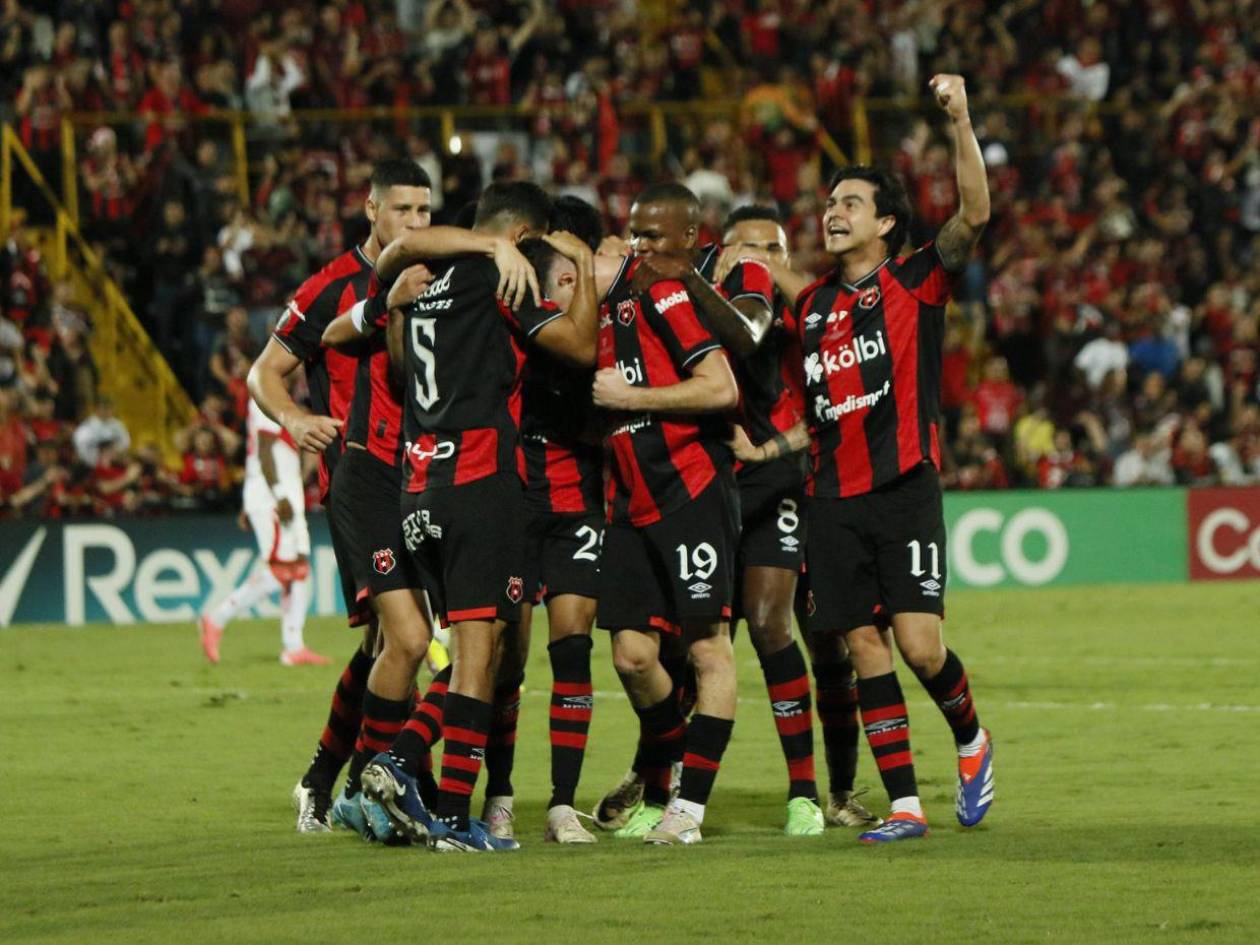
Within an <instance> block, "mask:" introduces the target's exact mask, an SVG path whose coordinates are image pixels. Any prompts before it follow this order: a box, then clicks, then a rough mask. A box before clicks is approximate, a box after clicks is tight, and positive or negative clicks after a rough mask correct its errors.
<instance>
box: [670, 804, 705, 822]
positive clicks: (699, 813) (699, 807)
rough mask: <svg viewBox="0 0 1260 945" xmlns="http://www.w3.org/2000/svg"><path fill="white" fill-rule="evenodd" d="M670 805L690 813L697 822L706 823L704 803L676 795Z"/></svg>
mask: <svg viewBox="0 0 1260 945" xmlns="http://www.w3.org/2000/svg"><path fill="white" fill-rule="evenodd" d="M670 806H671V807H673V808H676V809H677V810H680V811H682V812H683V813H684V814H690V815H691V817H692V819H693V820H694V821H695V822H696V823H698V824H702V823H704V805H703V804H697V803H696V802H695V801H684V800H683V799H682V798H681V797H676V798H674V800H673V803H672V804H670Z"/></svg>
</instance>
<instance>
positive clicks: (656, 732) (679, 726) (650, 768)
mask: <svg viewBox="0 0 1260 945" xmlns="http://www.w3.org/2000/svg"><path fill="white" fill-rule="evenodd" d="M634 711H635V712H637V713H638V715H639V755H638V762H639V767H638V768H637V769H636V770H638V772H639V774H640V775H641V776H642V778H643V800H644V802H645V803H648V804H655V805H657V806H659V807H664V806H665V805H666V804H667V803H669V775H670V767H671V766H672V765H673V763H674V762H675V761H677V760H678V759H679V758H681V757H682V755H683V746H684V744H685V742H686V738H687V722H686V720H685V719H683V716H682V712H681V711H679V708H678V694H677V693H676V692H671V693H670V694H669V695H668V696H666V697H665V698H664V699H662V700H661V701H660V702H658V703H656V705H651V706H648V707H647V708H646V709H640V708H638V707H637V706H636V707H635V710H634Z"/></svg>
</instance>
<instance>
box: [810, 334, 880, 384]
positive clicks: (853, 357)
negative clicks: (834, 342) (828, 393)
mask: <svg viewBox="0 0 1260 945" xmlns="http://www.w3.org/2000/svg"><path fill="white" fill-rule="evenodd" d="M887 354H888V346H887V345H886V344H885V343H884V333H883V332H882V331H877V332H875V336H874V337H873V338H870V337H867V336H866V335H859V336H858V337H856V338H853V339H851V340H850V341H849V343H848V344H847V345H843V346H842V347H841V348H840V349H839V350H837V351H823V352H822V353H821V354H819V353H817V352H814V353H811V354H810V355H809V356H808V357H807V358H806V359H805V373H806V374H807V376H808V379H809V380H811V381H817V380H820V379H821V378H822V376H823V372H824V371H825V372H826V373H827V374H828V375H831V374H836V373H838V372H839V371H843V370H844V369H845V368H851V367H854V366H855V365H858V364H862V363H863V362H865V361H869V360H871V359H872V358H878V357H880V356H881V355H885V356H886V355H887Z"/></svg>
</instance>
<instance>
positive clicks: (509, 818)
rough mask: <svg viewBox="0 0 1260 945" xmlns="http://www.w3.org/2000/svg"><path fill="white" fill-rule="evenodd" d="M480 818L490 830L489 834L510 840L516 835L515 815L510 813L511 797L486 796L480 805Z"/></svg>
mask: <svg viewBox="0 0 1260 945" xmlns="http://www.w3.org/2000/svg"><path fill="white" fill-rule="evenodd" d="M481 819H482V821H483V822H484V823H485V824H486V825H487V827H488V828H489V830H490V836H492V837H497V838H498V839H500V840H511V839H512V838H513V837H515V836H516V828H515V821H516V817H515V816H514V815H513V814H512V797H511V795H504V796H502V797H487V798H486V802H485V803H484V804H483V805H482V807H481Z"/></svg>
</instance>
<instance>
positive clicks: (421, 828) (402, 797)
mask: <svg viewBox="0 0 1260 945" xmlns="http://www.w3.org/2000/svg"><path fill="white" fill-rule="evenodd" d="M360 780H361V781H362V782H363V793H364V795H365V796H366V797H367V798H368V799H369V800H373V801H376V802H377V803H378V804H380V805H381V807H383V808H384V809H385V813H386V815H387V816H388V817H389V821H390V823H392V824H393V825H394V829H395V830H396V831H397V832H398V833H400V834H402V835H403V836H404V837H407V838H409V839H411V840H414V841H416V842H418V843H423V842H424V841H425V839H426V838H427V837H428V835H429V828H430V827H432V826H433V817H432V815H431V814H430V813H429V812H428V810H427V809H426V808H425V806H424V801H422V800H420V792H419V791H418V790H417V789H416V779H415V778H413V777H411V775H409V774H407V772H405V771H403V769H402V768H400V767H398V765H397V764H395V762H394V759H393V758H391V757H390V756H389V753H388V752H384V751H383V752H381V753H380V754H378V755H377V756H376V757H375V758H373V759H372V760H371V761H369V762H368V764H367V767H366V768H364V769H363V774H362V775H360Z"/></svg>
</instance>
